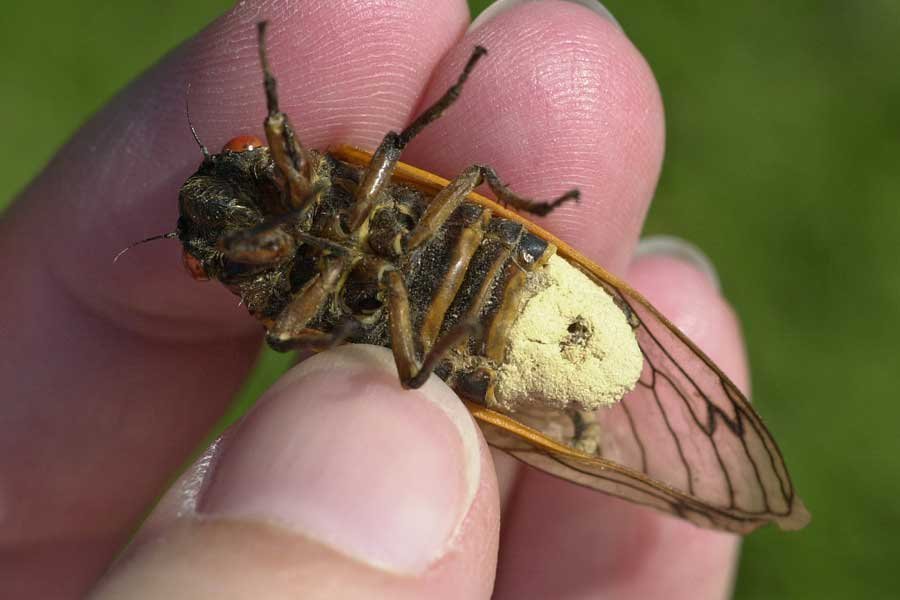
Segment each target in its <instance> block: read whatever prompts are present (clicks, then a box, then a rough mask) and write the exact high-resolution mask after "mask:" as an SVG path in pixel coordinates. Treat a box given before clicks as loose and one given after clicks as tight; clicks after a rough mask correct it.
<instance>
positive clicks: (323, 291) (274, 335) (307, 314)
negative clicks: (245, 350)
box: [266, 256, 349, 352]
mask: <svg viewBox="0 0 900 600" xmlns="http://www.w3.org/2000/svg"><path fill="white" fill-rule="evenodd" d="M322 260H323V263H324V264H323V266H322V269H321V271H320V272H319V274H318V275H316V277H315V278H314V279H313V280H312V281H311V282H309V283H308V284H307V286H306V287H305V288H303V290H302V291H301V292H300V293H299V294H297V295H296V296H294V298H293V300H291V302H290V304H288V305H287V306H285V307H284V309H283V310H282V311H281V314H279V315H278V318H277V319H276V320H275V323H274V324H273V325H272V326H271V327H269V332H268V334H267V335H266V341H267V342H268V343H269V345H270V346H271V347H272V348H274V349H275V350H278V351H280V352H286V351H288V350H293V349H296V348H316V349H321V348H328V347H330V346H334V345H337V344H338V343H340V342H341V341H343V339H338V337H339V336H341V335H343V336H344V338H346V337H347V336H348V335H349V332H348V333H346V334H344V333H342V332H341V331H339V330H340V329H341V328H340V327H338V328H337V329H336V330H335V331H333V332H331V333H322V334H319V333H318V332H311V331H310V330H308V329H307V328H306V326H307V324H308V323H309V322H310V321H311V320H312V319H313V318H314V317H315V316H316V314H318V312H319V310H320V309H321V308H322V304H323V303H325V301H326V300H327V298H328V297H329V296H330V295H331V294H332V293H333V292H334V290H335V289H336V288H337V285H338V282H339V281H340V279H341V275H342V274H343V271H344V259H343V258H341V257H334V256H326V257H323V259H322Z"/></svg>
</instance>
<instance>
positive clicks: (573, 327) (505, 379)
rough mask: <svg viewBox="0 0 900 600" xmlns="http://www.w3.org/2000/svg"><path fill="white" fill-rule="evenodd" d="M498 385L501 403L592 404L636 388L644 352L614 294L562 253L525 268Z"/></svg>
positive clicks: (507, 406)
mask: <svg viewBox="0 0 900 600" xmlns="http://www.w3.org/2000/svg"><path fill="white" fill-rule="evenodd" d="M526 285H527V289H528V292H529V293H530V297H528V296H527V300H526V301H525V306H524V310H523V311H522V313H521V314H520V315H519V317H518V319H516V322H515V323H514V324H513V326H512V330H511V331H510V335H509V345H508V347H507V350H506V360H505V361H504V363H503V365H501V366H500V369H499V371H498V376H497V385H496V387H495V392H494V393H495V396H496V402H497V404H498V405H499V408H503V409H505V410H510V411H514V410H516V409H517V408H522V409H524V408H529V407H532V408H538V407H552V408H557V409H559V408H565V407H567V406H570V405H573V404H574V405H575V406H573V408H583V409H587V410H594V409H596V408H600V407H601V406H606V405H610V404H613V403H615V402H618V401H619V400H620V399H621V398H622V396H624V395H625V394H626V393H628V392H629V391H631V390H632V389H634V385H635V382H636V381H637V380H638V378H639V377H640V374H641V368H642V366H643V356H642V355H641V351H640V348H639V347H638V344H637V340H636V339H635V337H634V332H633V331H632V329H631V325H630V324H629V323H628V320H627V319H626V317H625V314H624V313H623V312H622V310H621V309H620V308H619V307H618V306H617V305H616V304H615V302H613V299H612V297H611V296H610V295H609V294H608V293H607V292H606V290H604V289H603V288H602V287H601V286H600V285H598V284H596V283H594V282H593V281H591V279H589V278H588V276H587V275H585V274H584V273H582V272H581V271H580V270H578V269H577V268H575V267H573V266H572V265H571V264H569V262H568V261H566V260H565V259H563V258H560V257H559V256H556V255H554V256H552V257H551V258H550V260H549V261H548V262H547V265H546V266H545V267H544V268H542V269H537V270H536V271H533V272H531V273H529V274H528V282H527V284H526Z"/></svg>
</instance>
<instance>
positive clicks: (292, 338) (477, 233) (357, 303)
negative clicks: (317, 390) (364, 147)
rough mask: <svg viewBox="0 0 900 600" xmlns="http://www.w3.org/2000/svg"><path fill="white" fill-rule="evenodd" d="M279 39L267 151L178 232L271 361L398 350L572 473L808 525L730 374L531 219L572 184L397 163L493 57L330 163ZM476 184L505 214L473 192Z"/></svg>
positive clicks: (579, 478)
mask: <svg viewBox="0 0 900 600" xmlns="http://www.w3.org/2000/svg"><path fill="white" fill-rule="evenodd" d="M265 31H266V27H265V23H260V24H259V52H260V58H261V62H262V71H263V76H264V89H265V95H266V100H267V104H268V114H267V116H266V118H265V121H264V128H265V133H266V138H267V141H266V142H265V143H264V142H263V141H262V140H259V139H257V138H255V137H254V136H246V135H245V136H239V137H236V138H234V139H233V140H231V141H230V142H228V143H227V144H226V145H225V147H224V148H223V150H222V152H221V153H218V154H210V153H209V152H208V151H207V150H206V148H204V147H203V146H202V145H201V149H202V151H203V155H204V157H203V162H202V163H201V165H200V167H199V169H198V170H197V172H196V173H195V174H194V175H192V176H191V177H190V178H189V179H188V180H187V181H186V182H185V183H184V186H183V187H182V189H181V193H180V198H179V210H180V217H179V220H178V226H177V231H176V234H177V237H178V239H179V240H180V241H181V243H182V245H183V250H184V261H185V265H186V266H187V268H188V270H189V272H190V273H191V275H192V276H193V277H194V278H196V279H216V280H219V281H220V282H222V283H223V284H225V285H226V286H227V287H228V288H229V289H230V290H231V291H233V292H234V293H235V294H237V295H238V296H239V297H240V298H241V301H242V303H243V304H245V305H246V306H247V308H248V309H249V311H250V313H251V314H252V315H253V316H254V317H256V318H257V319H259V320H260V321H261V322H262V324H263V325H264V327H265V329H266V332H267V335H266V339H267V341H268V343H269V344H270V345H271V346H272V347H273V348H275V349H276V350H282V351H284V350H290V349H295V348H305V349H325V348H329V347H331V346H334V345H336V344H340V343H344V342H351V343H366V344H376V345H380V346H385V347H389V348H391V350H392V351H393V354H394V358H395V361H396V364H397V371H398V373H399V377H400V382H401V384H402V385H403V386H404V387H407V388H415V387H418V386H420V385H422V384H423V383H424V382H425V381H426V379H427V378H428V377H429V376H430V375H431V374H432V373H434V374H436V375H438V376H439V377H441V378H442V379H444V380H445V381H446V382H447V383H448V384H449V385H450V386H451V387H452V388H453V389H454V390H455V391H456V392H457V393H458V394H459V395H460V396H461V397H462V398H463V399H464V402H465V403H466V406H467V407H468V408H469V410H470V411H471V413H472V415H473V416H474V417H475V418H476V419H477V421H478V422H479V424H480V425H481V427H482V430H483V431H484V434H485V437H486V438H487V440H488V442H489V443H490V444H491V445H493V446H495V447H497V448H500V449H501V450H504V451H506V452H508V453H510V454H511V455H513V456H515V457H516V458H518V459H520V460H522V461H524V462H525V463H528V464H530V465H532V466H534V467H536V468H538V469H541V470H544V471H546V472H548V473H551V474H553V475H556V476H558V477H561V478H563V479H567V480H569V481H572V482H574V483H577V484H580V485H583V486H587V487H590V488H594V489H597V490H600V491H602V492H606V493H609V494H613V495H616V496H620V497H622V498H625V499H628V500H631V501H633V502H637V503H640V504H644V505H647V506H650V507H653V508H656V509H659V510H662V511H665V512H668V513H672V514H675V515H677V516H679V517H682V518H685V519H687V520H689V521H691V522H693V523H695V524H697V525H700V526H704V527H713V528H719V529H724V530H728V531H733V532H738V533H747V532H749V531H752V530H753V529H755V528H756V527H759V526H760V525H763V524H765V523H767V522H770V521H774V522H776V523H778V524H779V525H780V526H781V527H782V528H785V529H795V528H799V527H802V526H804V525H805V524H806V523H807V522H808V519H809V516H808V513H807V512H806V510H805V508H804V507H803V504H802V502H801V501H800V499H799V498H798V497H797V495H796V494H795V491H794V488H793V485H792V483H791V480H790V477H789V475H788V473H787V469H786V467H785V465H784V461H783V459H782V457H781V453H780V451H779V450H778V447H777V445H776V444H775V441H774V440H773V439H772V436H771V435H770V433H769V432H768V430H767V429H766V427H765V426H764V425H763V423H762V420H761V419H760V417H759V416H758V415H757V413H756V412H755V410H754V409H753V408H752V407H751V405H750V404H749V403H748V401H747V399H746V398H745V397H744V396H743V395H742V394H741V392H740V391H738V389H737V388H736V387H735V385H734V384H733V383H732V382H731V381H730V380H729V379H728V378H727V377H726V376H725V375H724V374H723V373H722V372H721V370H720V369H719V368H718V367H716V366H715V365H714V364H713V363H712V362H711V361H710V360H709V358H707V357H706V355H705V354H703V352H701V351H700V350H699V349H698V348H697V347H696V346H695V345H694V344H692V343H691V342H690V341H689V340H688V339H687V338H686V337H685V336H684V335H683V334H682V333H681V332H679V331H678V329H676V328H675V327H674V326H673V325H672V324H671V323H670V322H669V321H668V320H666V318H665V317H663V316H662V315H661V314H660V313H659V312H658V311H657V310H656V309H654V308H653V307H652V306H651V305H650V304H649V303H648V302H647V301H646V300H645V299H644V298H643V297H642V296H641V295H640V294H638V293H637V292H636V291H634V290H633V289H631V288H630V287H629V286H628V285H627V284H625V283H624V282H622V281H620V280H619V279H618V278H616V277H615V276H613V275H611V274H610V273H608V272H606V271H605V270H604V269H603V268H601V267H600V266H598V265H596V264H594V263H593V262H591V261H589V260H588V259H587V258H585V257H584V256H582V255H581V254H579V253H578V252H577V251H576V250H574V249H573V248H571V247H569V246H568V245H566V244H565V243H564V242H562V241H561V240H559V239H557V238H556V237H554V236H553V235H551V234H549V233H547V232H546V231H544V230H542V229H541V228H540V227H538V226H537V225H535V224H534V223H531V222H530V221H528V220H526V219H525V218H523V217H522V216H520V213H522V214H535V215H545V214H547V213H549V212H551V211H552V210H554V209H555V208H556V207H558V206H559V205H561V204H563V203H565V202H569V201H575V200H577V198H578V192H577V190H571V191H568V192H566V193H564V194H562V195H561V196H559V197H558V198H556V199H553V200H548V201H538V200H532V199H528V198H524V197H522V196H519V195H517V194H516V193H514V192H513V191H511V190H510V189H509V188H508V187H506V185H505V184H504V183H503V182H502V180H501V179H500V178H499V176H498V175H497V173H495V172H494V170H493V169H491V168H490V167H489V166H485V165H473V166H471V167H469V168H468V169H466V170H464V171H463V172H462V173H461V174H460V175H459V176H458V177H457V178H456V179H454V180H453V181H446V180H444V179H442V178H440V177H438V176H436V175H432V174H430V173H426V172H424V171H421V170H419V169H416V168H414V167H411V166H409V165H406V164H403V163H401V162H399V159H400V155H401V153H402V152H403V149H404V147H405V146H406V145H407V144H408V143H409V142H410V140H412V139H413V138H414V137H415V136H416V135H417V134H418V133H419V132H420V131H422V129H423V128H425V127H427V126H428V124H429V123H431V122H432V121H434V120H435V119H437V118H439V117H440V116H441V114H442V113H443V112H444V111H445V110H447V109H448V108H449V107H450V106H451V105H452V104H453V102H454V101H455V100H456V98H457V97H458V96H459V94H460V93H461V91H462V89H463V86H464V84H465V82H466V80H467V78H468V77H469V76H470V74H471V73H472V71H473V69H474V68H475V66H476V64H477V63H478V61H479V60H482V58H483V57H484V55H485V54H486V51H485V50H484V49H483V48H480V47H478V48H476V49H475V50H474V52H473V53H472V55H471V57H470V59H469V61H468V63H467V64H466V66H465V68H464V69H463V71H462V73H461V74H460V76H459V79H458V80H457V82H456V83H455V85H453V86H452V87H451V88H449V89H448V90H447V92H446V93H445V94H444V95H443V96H442V97H441V98H440V99H439V100H438V101H437V102H435V104H433V105H432V106H431V107H429V108H428V109H427V110H425V111H424V112H423V113H422V114H421V115H420V116H419V117H418V118H416V119H415V120H414V121H413V122H412V124H410V125H409V126H408V127H407V128H406V129H404V130H403V131H401V132H399V133H396V132H389V133H388V134H387V135H386V136H385V137H384V139H383V141H382V142H381V144H380V145H379V147H378V148H377V149H376V150H375V152H374V154H369V153H367V152H363V151H361V150H357V149H354V148H349V147H340V148H337V149H335V150H332V151H328V152H319V151H315V150H311V149H308V148H305V147H304V146H303V145H302V144H301V143H300V140H299V139H298V137H297V135H296V134H295V132H294V129H293V127H292V126H291V124H290V121H289V120H288V117H287V115H286V114H284V113H283V112H282V111H281V110H280V109H279V105H278V93H277V89H276V87H277V86H276V80H275V78H274V77H273V75H272V73H271V71H270V68H269V65H268V61H267V58H266V48H265ZM198 143H199V141H198ZM482 183H486V184H487V185H488V186H489V187H490V189H491V190H492V192H493V193H494V195H495V196H496V197H497V199H498V200H499V202H494V201H491V200H489V199H487V198H485V197H483V196H480V195H478V194H475V193H474V190H475V188H477V187H478V186H479V185H481V184H482ZM510 209H514V210H510Z"/></svg>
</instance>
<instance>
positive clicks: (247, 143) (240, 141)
mask: <svg viewBox="0 0 900 600" xmlns="http://www.w3.org/2000/svg"><path fill="white" fill-rule="evenodd" d="M262 146H265V143H264V142H263V141H262V140H261V139H259V138H258V137H256V136H255V135H239V136H237V137H233V138H231V139H230V140H228V142H227V143H226V144H225V145H224V146H222V152H225V151H228V152H247V151H248V150H255V149H257V148H261V147H262Z"/></svg>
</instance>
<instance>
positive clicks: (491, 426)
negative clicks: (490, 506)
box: [470, 247, 809, 533]
mask: <svg viewBox="0 0 900 600" xmlns="http://www.w3.org/2000/svg"><path fill="white" fill-rule="evenodd" d="M561 250H563V251H564V252H565V254H569V256H566V258H568V259H569V260H570V261H571V262H572V263H573V264H576V265H577V266H579V267H580V268H581V269H582V270H583V271H585V272H586V273H587V274H588V275H589V276H591V277H592V278H593V279H594V280H595V281H596V282H597V283H598V284H599V285H602V286H603V287H604V288H605V289H606V290H607V291H608V292H609V293H610V294H611V295H612V296H613V297H614V298H616V299H617V301H618V302H619V303H620V305H621V306H623V308H624V309H625V310H626V312H629V311H630V312H631V313H632V315H631V316H632V322H633V325H634V326H635V335H636V337H637V340H638V343H639V345H640V347H641V351H642V353H643V355H644V369H643V372H642V374H641V378H640V380H639V382H638V384H637V386H636V388H635V390H634V391H633V392H631V393H630V394H628V395H627V396H625V398H623V399H622V400H621V401H620V402H619V403H617V404H615V405H614V406H612V407H610V408H607V409H601V410H600V411H598V413H597V419H598V423H599V432H598V441H599V447H598V449H597V453H596V455H595V454H591V455H587V454H584V453H582V452H580V451H578V450H576V449H575V448H574V445H575V440H574V439H573V438H574V435H573V436H572V437H570V438H569V439H565V437H564V438H563V439H561V440H559V437H560V436H559V428H558V427H553V428H552V431H553V432H554V433H553V435H554V436H555V437H556V438H557V440H559V441H560V442H562V443H557V441H554V440H553V439H551V437H550V434H549V433H548V432H549V431H550V428H549V427H547V428H546V429H545V428H544V427H541V423H540V422H534V421H529V424H531V425H532V426H534V427H536V428H537V429H533V428H530V427H527V426H525V425H523V424H521V423H519V422H517V421H516V420H515V419H513V418H512V417H510V416H508V415H503V414H500V413H496V412H494V411H489V410H487V409H485V408H483V407H475V406H470V410H471V411H472V413H473V415H474V416H475V417H476V418H477V419H478V420H479V422H480V423H481V424H482V429H483V430H484V432H485V436H486V438H487V440H488V442H489V443H490V444H491V445H493V446H495V447H497V448H500V449H501V450H504V451H506V452H508V453H509V454H511V455H513V456H515V457H516V458H518V459H520V460H522V461H524V462H526V463H528V464H530V465H532V466H534V467H536V468H538V469H541V470H543V471H546V472H548V473H550V474H553V475H556V476H558V477H561V478H563V479H566V480H569V481H572V482H574V483H578V484H580V485H583V486H586V487H590V488H594V489H597V490H600V491H603V492H607V493H609V494H613V495H616V496H620V497H622V498H626V499H628V500H631V501H634V502H638V503H641V504H645V505H648V506H651V507H653V508H656V509H659V510H663V511H666V512H669V513H673V514H675V515H677V516H679V517H682V518H685V519H687V520H689V521H691V522H693V523H695V524H697V525H700V526H703V527H713V528H716V529H724V530H727V531H732V532H735V533H749V532H750V531H752V530H753V529H756V528H757V527H759V526H761V525H764V524H766V523H768V522H770V521H774V522H776V523H778V525H779V526H780V527H781V528H783V529H798V528H800V527H803V526H804V525H806V524H807V523H808V522H809V513H808V512H807V511H806V509H805V507H804V506H803V503H802V502H801V501H800V499H799V498H798V497H797V496H796V494H795V492H794V488H793V485H792V483H791V480H790V477H789V476H788V473H787V468H786V467H785V464H784V461H783V459H782V457H781V453H780V451H779V450H778V446H777V445H776V444H775V440H774V439H773V438H772V436H771V434H770V433H769V432H768V430H767V429H766V427H765V425H763V423H762V420H761V419H760V417H759V415H758V414H757V413H756V412H755V411H754V409H753V407H752V406H751V405H750V404H749V402H748V401H747V399H746V398H744V396H743V395H742V394H741V393H740V391H738V389H737V388H736V387H735V385H734V384H733V383H732V382H731V381H730V380H729V379H728V378H727V377H726V376H725V375H724V374H723V373H722V372H721V371H720V370H719V369H718V367H716V366H715V365H714V364H713V363H712V361H710V360H709V358H707V357H706V355H704V354H703V352H701V351H700V350H699V349H697V348H696V347H695V346H694V345H693V344H692V343H691V342H690V341H689V340H688V339H687V338H686V337H685V336H684V335H683V334H682V333H681V332H680V331H678V330H677V329H676V328H675V327H674V326H673V325H672V324H671V323H669V322H668V321H667V320H666V319H665V317H663V316H662V315H660V314H659V312H657V311H656V309H654V308H653V307H652V306H651V305H650V304H649V303H648V302H647V301H646V300H645V299H644V298H643V297H642V296H640V294H638V293H637V292H635V291H634V290H632V289H631V288H630V287H628V286H627V285H625V284H623V283H621V282H619V281H618V280H616V279H614V278H613V277H612V276H609V275H607V274H606V273H605V271H602V269H600V268H599V267H597V266H596V265H594V264H593V263H590V262H588V261H586V260H579V259H582V257H581V256H580V255H578V254H577V253H576V252H574V251H571V249H569V248H568V247H566V248H563V249H561ZM476 409H477V410H476ZM539 430H542V431H539Z"/></svg>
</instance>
